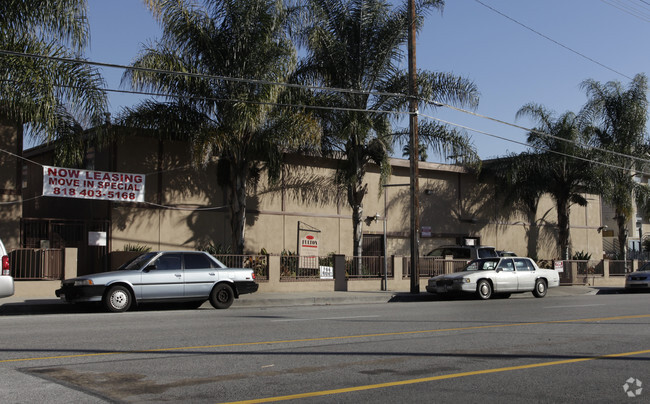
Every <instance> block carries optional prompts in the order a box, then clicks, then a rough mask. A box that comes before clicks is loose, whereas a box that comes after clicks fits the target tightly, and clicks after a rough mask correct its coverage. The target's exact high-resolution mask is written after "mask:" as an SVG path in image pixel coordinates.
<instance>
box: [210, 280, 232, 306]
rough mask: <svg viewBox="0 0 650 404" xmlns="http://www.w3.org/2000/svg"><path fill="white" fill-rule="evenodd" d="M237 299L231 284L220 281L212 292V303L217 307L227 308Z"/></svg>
mask: <svg viewBox="0 0 650 404" xmlns="http://www.w3.org/2000/svg"><path fill="white" fill-rule="evenodd" d="M233 301H235V292H233V290H232V288H231V287H230V285H227V284H225V283H220V284H218V285H217V286H215V287H214V288H213V289H212V292H210V304H211V305H212V307H214V308H215V309H227V308H228V307H230V306H231V305H232V302H233Z"/></svg>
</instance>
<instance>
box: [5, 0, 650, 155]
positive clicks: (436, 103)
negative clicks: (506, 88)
mask: <svg viewBox="0 0 650 404" xmlns="http://www.w3.org/2000/svg"><path fill="white" fill-rule="evenodd" d="M475 1H476V2H478V3H480V4H482V5H484V6H486V7H487V8H490V9H492V8H491V7H490V6H488V5H485V4H484V3H482V2H481V1H480V0H475ZM493 11H495V12H497V13H499V14H501V15H503V16H504V17H506V18H508V19H511V18H510V17H508V16H506V15H505V14H502V13H501V12H500V11H498V10H496V9H493ZM513 21H515V22H517V21H516V20H513ZM517 23H518V24H520V25H522V26H524V25H523V24H521V23H519V22H517ZM524 27H526V26H524ZM526 28H527V29H530V28H528V27H526ZM554 42H555V41H554ZM558 44H559V43H558ZM559 45H560V46H563V45H561V44H559ZM0 55H7V56H14V57H30V58H37V59H49V60H55V61H60V62H66V63H84V64H88V65H92V66H98V67H108V68H118V69H131V70H139V71H145V72H150V73H156V74H172V75H181V76H188V77H194V78H202V79H217V80H223V81H234V82H243V83H248V84H264V85H278V86H285V87H291V88H299V89H308V90H321V91H331V92H343V93H352V94H365V95H374V96H392V97H403V98H408V97H409V96H408V95H406V94H401V93H392V92H380V91H368V90H354V89H343V88H333V87H324V86H312V85H303V84H292V83H279V82H271V81H267V80H258V79H246V78H237V77H228V76H214V75H206V74H201V73H188V72H177V71H170V70H161V69H151V68H141V67H134V66H126V65H120V64H114V63H103V62H95V61H89V60H84V59H70V58H61V57H54V56H48V55H36V54H30V53H24V52H15V51H8V50H2V49H0ZM596 63H597V62H596ZM619 74H620V73H619ZM626 77H627V76H626ZM103 91H106V92H115V93H127V94H136V95H147V96H152V97H163V98H169V97H174V96H170V95H169V94H161V93H153V92H145V91H136V90H118V89H106V88H104V89H103ZM187 97H188V98H195V99H205V100H213V101H225V102H246V103H256V104H262V105H276V106H285V107H298V108H304V109H325V110H343V111H351V112H373V113H388V114H405V115H408V114H409V113H410V112H407V111H386V110H368V109H356V108H346V107H330V106H314V105H298V104H282V103H277V102H273V103H272V102H262V101H250V100H232V99H218V98H210V97H191V96H187ZM421 101H425V102H428V103H431V104H432V105H434V106H438V107H444V108H448V109H451V110H455V111H458V112H462V113H465V114H469V115H473V116H476V117H480V118H483V119H487V120H490V121H493V122H496V123H500V124H503V125H507V126H510V127H513V128H517V129H521V130H525V131H528V132H531V133H535V134H538V135H540V136H544V137H550V138H554V139H556V140H558V141H563V142H568V143H572V144H574V145H576V146H580V147H584V148H591V149H595V150H598V151H600V152H603V153H609V154H612V155H616V156H618V157H623V158H628V159H633V160H637V161H641V162H644V163H649V162H650V160H647V159H643V158H639V157H635V156H631V155H627V154H623V153H618V152H616V151H612V150H606V149H602V148H597V147H595V146H591V145H584V144H581V143H579V142H575V141H572V140H569V139H564V138H560V137H557V136H553V135H551V134H548V133H545V132H541V131H539V130H535V129H531V128H527V127H524V126H521V125H517V124H513V123H510V122H507V121H503V120H500V119H497V118H492V117H489V116H486V115H482V114H478V113H475V112H473V111H469V110H466V109H463V108H458V107H454V106H452V105H449V104H446V103H441V102H439V101H436V100H421ZM434 119H435V118H434ZM450 124H452V125H456V126H459V127H462V125H460V124H453V123H450ZM472 131H473V132H476V133H482V132H481V131H478V130H473V129H472ZM500 138H501V140H504V141H509V142H511V143H515V144H519V145H524V146H527V147H532V146H531V145H529V144H527V143H523V142H518V141H515V140H512V139H507V138H503V137H500ZM549 151H550V150H549Z"/></svg>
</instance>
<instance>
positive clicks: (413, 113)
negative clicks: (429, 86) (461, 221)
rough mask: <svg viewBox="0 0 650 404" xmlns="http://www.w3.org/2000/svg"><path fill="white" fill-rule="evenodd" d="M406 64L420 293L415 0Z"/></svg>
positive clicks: (414, 288)
mask: <svg viewBox="0 0 650 404" xmlns="http://www.w3.org/2000/svg"><path fill="white" fill-rule="evenodd" d="M408 2H409V4H408V30H409V32H408V66H409V72H408V75H409V80H408V86H409V89H408V90H409V91H408V95H409V97H410V101H409V112H410V114H409V129H410V147H411V150H410V152H411V153H410V156H411V158H410V167H411V170H410V172H411V182H410V191H411V293H420V267H419V265H418V258H419V255H420V248H419V244H420V240H419V237H418V236H419V228H420V201H419V199H418V195H419V192H420V186H419V184H418V177H419V171H418V160H419V141H418V98H417V96H418V91H417V77H416V72H417V67H416V63H415V1H414V0H408Z"/></svg>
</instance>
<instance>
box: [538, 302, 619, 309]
mask: <svg viewBox="0 0 650 404" xmlns="http://www.w3.org/2000/svg"><path fill="white" fill-rule="evenodd" d="M595 306H607V305H606V304H600V303H599V304H574V305H570V306H546V307H544V308H545V309H566V308H569V307H595Z"/></svg>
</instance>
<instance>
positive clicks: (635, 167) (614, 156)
mask: <svg viewBox="0 0 650 404" xmlns="http://www.w3.org/2000/svg"><path fill="white" fill-rule="evenodd" d="M582 88H583V89H584V90H585V91H586V93H587V97H588V101H587V103H586V104H585V106H584V107H583V112H582V114H583V115H584V117H585V120H586V121H587V122H589V123H590V124H591V125H593V132H592V133H593V142H594V144H596V145H597V146H599V147H600V148H602V149H606V150H608V151H611V152H613V153H600V155H599V157H600V159H602V161H604V162H607V163H610V164H611V165H613V166H616V168H613V167H611V168H604V169H602V170H601V176H600V179H601V181H602V183H603V188H602V191H603V198H604V199H605V201H606V202H608V203H609V204H610V205H611V206H612V207H613V208H614V211H615V219H616V223H617V226H618V242H619V247H620V251H621V252H622V253H624V252H625V251H626V250H627V231H626V226H627V223H628V222H629V221H630V218H631V216H632V214H633V210H634V208H633V202H634V201H636V202H637V208H638V209H639V212H640V213H642V214H643V216H644V217H646V218H647V217H648V216H649V215H650V210H649V209H647V206H648V205H649V203H650V198H649V197H648V188H647V187H646V186H644V185H641V184H638V183H636V182H635V181H634V175H635V171H643V166H644V162H645V161H646V159H647V156H648V151H650V150H649V146H648V139H647V137H646V122H647V115H648V99H647V92H648V79H647V78H646V76H645V75H643V74H638V75H636V76H635V77H634V79H633V80H632V82H631V83H630V85H629V87H628V88H627V89H624V88H623V86H622V85H621V83H619V82H616V81H610V82H608V83H606V84H601V83H599V82H597V81H595V80H585V81H584V82H583V83H582Z"/></svg>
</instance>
